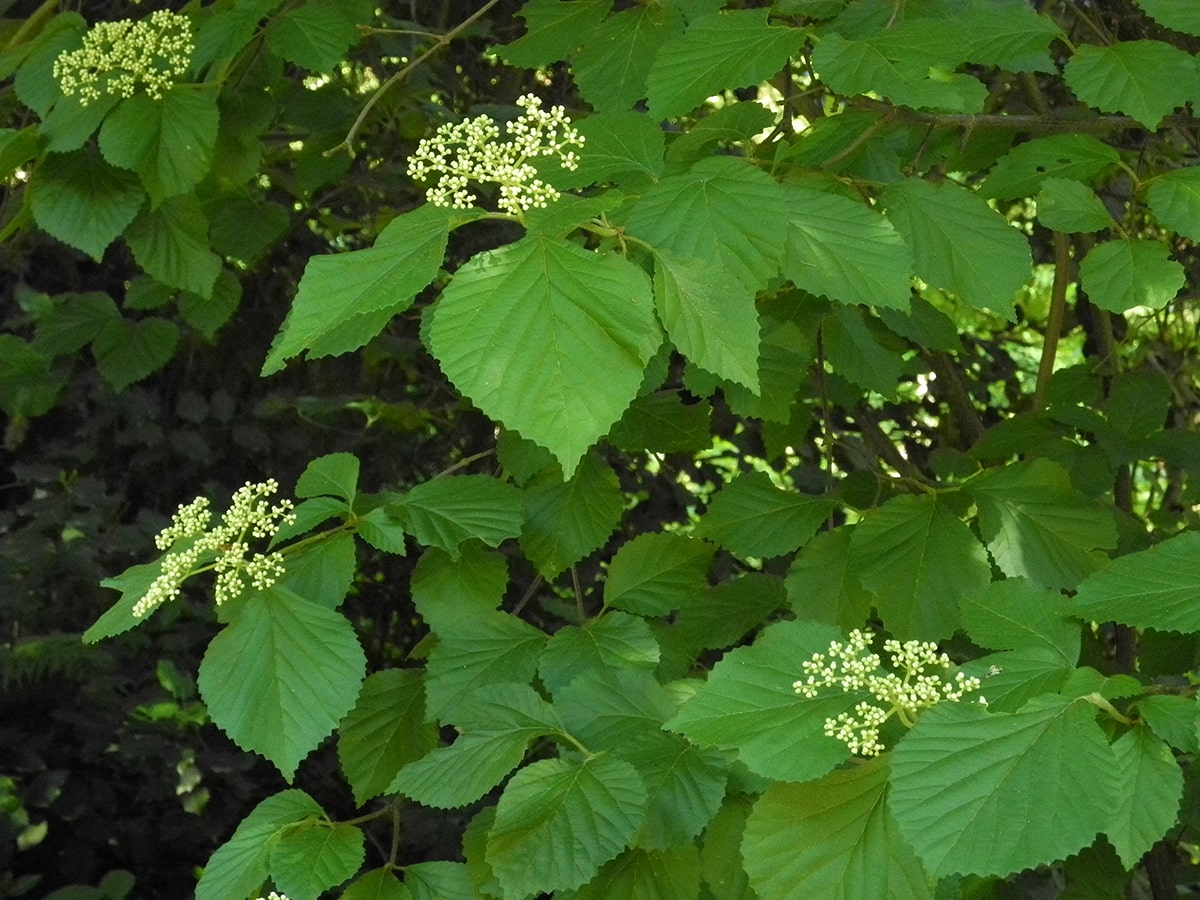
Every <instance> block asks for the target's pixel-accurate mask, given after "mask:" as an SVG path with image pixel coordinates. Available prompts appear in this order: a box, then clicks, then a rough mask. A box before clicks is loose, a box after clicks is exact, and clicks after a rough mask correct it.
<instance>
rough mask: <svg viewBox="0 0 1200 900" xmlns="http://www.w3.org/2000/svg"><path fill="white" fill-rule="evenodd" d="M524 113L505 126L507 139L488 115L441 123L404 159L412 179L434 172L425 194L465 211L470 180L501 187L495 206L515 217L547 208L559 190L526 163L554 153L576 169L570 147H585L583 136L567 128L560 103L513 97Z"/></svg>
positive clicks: (469, 199) (438, 203)
mask: <svg viewBox="0 0 1200 900" xmlns="http://www.w3.org/2000/svg"><path fill="white" fill-rule="evenodd" d="M517 106H519V107H521V109H522V110H524V112H523V113H522V114H521V116H520V117H519V118H517V119H515V120H514V121H511V122H508V123H506V124H505V126H504V131H505V133H506V134H507V135H508V138H509V139H508V140H506V141H501V140H500V128H499V126H498V125H497V124H496V122H495V121H494V120H493V119H492V117H491V116H486V115H484V116H476V117H475V118H473V119H465V120H464V121H462V122H458V123H456V124H455V123H449V124H446V125H443V126H441V127H440V128H439V129H438V130H437V131H436V132H435V133H434V135H433V137H430V138H425V139H424V140H423V141H421V143H419V144H418V145H417V149H416V152H415V153H413V155H412V156H410V157H409V159H408V174H409V177H410V178H418V179H425V178H429V177H430V176H433V175H436V176H437V183H436V184H435V185H434V186H433V187H431V188H429V190H427V191H426V192H425V197H426V199H427V200H428V201H429V202H430V203H432V204H434V205H435V206H449V207H453V208H454V209H468V208H469V207H471V206H473V205H474V204H475V201H476V200H477V199H478V198H477V197H476V196H475V194H473V193H472V192H471V191H470V190H469V185H470V183H471V182H472V181H476V182H491V183H494V184H498V185H499V186H500V198H499V200H498V201H497V203H498V205H499V206H500V208H501V209H503V210H504V211H505V212H508V213H510V214H512V215H514V216H520V214H521V213H523V212H525V211H526V210H528V209H532V208H534V207H544V206H547V205H548V204H549V203H551V202H552V201H554V200H557V199H558V198H559V197H560V196H561V194H559V192H558V191H556V190H555V189H554V188H553V187H551V186H550V185H548V184H546V183H545V182H544V181H542V180H541V179H540V178H538V172H537V169H536V168H535V167H534V165H533V164H532V163H531V162H530V160H532V159H535V158H536V157H539V156H557V157H558V159H559V162H560V163H561V164H562V166H563V168H564V169H572V170H573V169H576V168H578V166H579V157H578V156H576V155H575V151H574V150H572V149H571V148H572V147H582V146H583V135H581V134H580V133H579V132H578V131H576V130H575V128H573V127H572V126H571V119H570V117H568V116H567V114H566V112H565V111H564V110H563V108H562V107H561V106H552V107H550V109H549V111H546V110H544V109H542V101H541V100H540V99H539V98H537V97H535V96H534V95H533V94H526V95H525V96H523V97H521V98H519V99H518V100H517Z"/></svg>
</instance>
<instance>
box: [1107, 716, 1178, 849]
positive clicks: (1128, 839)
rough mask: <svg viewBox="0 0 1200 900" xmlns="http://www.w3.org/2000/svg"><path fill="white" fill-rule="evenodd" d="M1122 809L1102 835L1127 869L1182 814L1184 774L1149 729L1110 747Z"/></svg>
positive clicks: (1132, 731)
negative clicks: (1180, 809) (1119, 786)
mask: <svg viewBox="0 0 1200 900" xmlns="http://www.w3.org/2000/svg"><path fill="white" fill-rule="evenodd" d="M1112 749H1113V754H1114V755H1115V756H1116V758H1117V777H1118V778H1119V779H1120V785H1121V788H1120V803H1119V804H1118V806H1117V810H1116V812H1115V813H1114V815H1113V816H1112V818H1111V819H1110V820H1109V823H1108V825H1107V826H1106V827H1105V829H1104V834H1105V836H1106V837H1107V838H1108V840H1109V843H1111V844H1112V845H1113V847H1114V848H1116V851H1117V855H1118V856H1120V857H1121V862H1122V863H1124V865H1125V868H1126V869H1132V868H1133V867H1134V866H1135V865H1137V862H1138V860H1140V859H1141V858H1142V856H1143V855H1145V853H1146V852H1147V851H1148V850H1149V849H1150V848H1151V847H1153V846H1154V844H1155V843H1157V842H1158V840H1159V839H1160V838H1162V837H1163V835H1165V834H1166V833H1167V830H1168V829H1169V828H1170V827H1171V826H1172V825H1174V824H1175V817H1176V816H1177V815H1178V814H1179V801H1180V799H1181V797H1182V795H1183V772H1182V771H1181V770H1180V768H1179V763H1178V762H1176V761H1175V756H1174V754H1173V753H1171V748H1170V747H1168V746H1167V745H1166V744H1165V743H1163V741H1162V740H1161V739H1160V738H1158V737H1156V736H1155V735H1154V733H1153V732H1152V731H1150V729H1148V728H1133V729H1130V730H1129V731H1127V732H1126V733H1125V734H1123V735H1121V737H1120V738H1118V739H1117V740H1116V741H1115V742H1114V743H1113V745H1112Z"/></svg>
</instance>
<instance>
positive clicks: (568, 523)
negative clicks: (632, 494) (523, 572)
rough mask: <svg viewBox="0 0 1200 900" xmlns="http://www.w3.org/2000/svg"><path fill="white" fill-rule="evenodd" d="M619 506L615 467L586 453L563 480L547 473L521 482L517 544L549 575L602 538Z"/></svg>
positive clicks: (615, 519) (609, 531)
mask: <svg viewBox="0 0 1200 900" xmlns="http://www.w3.org/2000/svg"><path fill="white" fill-rule="evenodd" d="M622 511H623V510H622V495H621V487H620V484H619V483H618V482H617V476H616V473H615V472H613V470H612V468H611V467H610V466H609V465H608V464H607V463H606V462H604V461H603V460H602V459H600V457H599V456H598V455H597V454H595V453H591V454H588V455H587V456H585V457H584V459H583V461H582V462H581V463H580V465H579V468H578V469H576V471H575V474H574V475H572V476H571V478H570V480H569V481H559V480H558V478H557V475H550V474H548V475H546V476H543V477H542V478H540V479H538V480H537V481H535V482H533V483H531V484H530V485H529V486H528V487H527V489H526V516H525V528H524V530H523V531H522V533H521V549H522V550H524V551H525V555H526V556H528V557H529V559H530V561H531V562H533V564H534V565H535V566H536V567H537V570H538V571H539V572H540V573H541V574H542V576H543V577H544V578H553V577H554V576H555V575H557V574H558V573H559V572H561V571H563V570H564V569H566V568H567V567H568V566H572V565H574V564H575V563H577V562H579V560H581V559H583V557H584V556H586V555H587V554H589V553H591V552H592V551H593V550H595V549H596V548H597V547H599V546H600V545H602V544H603V543H604V542H605V541H606V540H608V536H609V535H610V534H612V533H613V529H615V528H616V527H617V523H618V522H620V520H621V513H622Z"/></svg>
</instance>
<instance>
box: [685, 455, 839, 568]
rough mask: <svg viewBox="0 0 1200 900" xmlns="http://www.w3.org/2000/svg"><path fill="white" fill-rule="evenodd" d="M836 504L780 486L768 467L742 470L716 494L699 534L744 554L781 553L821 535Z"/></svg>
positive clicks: (756, 555)
mask: <svg viewBox="0 0 1200 900" xmlns="http://www.w3.org/2000/svg"><path fill="white" fill-rule="evenodd" d="M832 509H833V504H832V503H831V502H830V501H828V500H825V499H814V498H809V497H806V496H805V495H803V494H800V493H798V492H795V491H784V490H780V489H779V488H777V487H775V485H774V484H772V482H771V479H770V477H769V476H768V475H766V474H765V473H763V472H756V471H751V472H743V473H741V474H740V475H738V476H737V478H735V479H734V480H733V481H732V482H730V483H729V484H728V485H726V486H725V487H724V488H723V489H722V490H721V491H719V492H718V493H717V495H716V496H715V497H713V499H712V501H711V502H710V503H709V504H708V509H707V510H706V511H705V513H704V515H702V516H701V517H700V523H699V524H698V525H697V527H696V536H697V537H702V538H707V539H708V540H710V541H713V542H714V543H717V544H720V545H721V546H722V547H724V548H725V549H726V550H728V551H729V552H730V553H735V554H737V555H738V556H741V557H757V558H767V557H772V556H782V555H783V554H785V553H790V552H791V551H793V550H795V549H796V548H797V547H800V546H801V545H803V544H804V543H806V542H807V541H808V539H809V538H811V537H812V536H813V535H814V534H816V532H817V529H818V528H820V527H821V525H822V524H823V523H824V522H825V520H826V519H827V518H828V517H829V514H830V511H831V510H832Z"/></svg>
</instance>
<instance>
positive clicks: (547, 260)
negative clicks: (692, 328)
mask: <svg viewBox="0 0 1200 900" xmlns="http://www.w3.org/2000/svg"><path fill="white" fill-rule="evenodd" d="M427 332H428V333H427V343H428V346H429V349H430V351H431V352H432V353H433V355H434V356H436V357H437V359H438V361H439V362H440V363H441V365H442V371H444V372H445V373H446V375H447V376H448V377H449V378H450V380H451V381H453V382H454V383H455V385H456V386H457V387H458V389H459V390H460V391H462V392H463V393H464V394H465V395H466V396H467V397H469V398H470V399H471V400H472V401H473V402H474V403H475V404H476V405H477V406H478V407H479V408H480V409H481V410H483V411H484V412H485V413H487V414H488V415H489V416H492V417H493V418H495V419H499V420H500V421H501V422H503V423H504V424H505V425H506V426H507V427H509V428H512V429H515V430H516V431H519V432H520V433H521V434H522V436H524V437H526V438H528V439H530V440H532V441H535V442H537V443H539V444H541V445H542V446H544V447H546V448H547V449H549V450H550V451H551V452H552V453H553V454H554V455H555V456H556V457H557V458H558V460H559V462H561V463H562V466H563V469H564V471H565V472H567V473H570V472H573V471H574V470H575V467H576V466H577V465H578V463H579V460H580V458H581V457H582V456H583V455H584V453H586V452H587V448H588V447H589V446H590V445H591V444H592V443H593V442H594V441H595V440H596V439H597V438H599V437H601V436H602V435H604V434H605V433H606V432H607V431H608V429H609V428H610V427H612V424H613V423H614V422H616V421H617V419H619V418H620V417H621V413H622V412H623V411H624V410H625V407H627V406H628V405H629V402H630V401H631V400H633V398H634V397H635V396H636V394H637V391H638V388H639V387H640V386H641V382H642V372H643V370H644V369H645V366H646V363H647V362H648V361H649V360H650V357H651V356H652V355H653V354H654V351H655V350H657V349H658V346H659V343H660V342H661V336H660V332H659V329H658V325H657V323H656V321H655V318H654V306H653V296H652V292H651V289H650V280H649V279H648V278H647V277H646V276H645V274H643V272H642V271H641V270H640V269H639V268H638V267H637V266H635V265H633V264H632V263H630V262H628V261H627V260H625V259H624V258H622V257H619V256H615V255H611V254H600V253H593V252H590V251H588V250H585V249H583V248H582V247H580V246H579V245H577V244H572V243H568V242H567V241H565V240H559V239H552V238H548V237H546V236H544V235H531V236H529V237H526V238H524V239H523V240H520V241H518V242H517V243H515V244H509V245H508V246H506V247H503V248H501V249H499V250H493V251H489V252H486V253H481V254H479V255H478V256H475V257H473V258H472V259H471V260H469V261H468V262H467V263H465V264H464V265H463V266H462V267H461V268H460V269H459V270H458V272H457V274H456V275H455V277H454V280H453V281H452V282H450V285H449V286H448V287H447V288H446V289H445V291H444V292H443V294H442V298H441V300H440V301H439V302H438V304H437V306H436V307H435V308H434V310H433V313H432V316H431V318H430V320H429V323H428V329H427ZM535 347H536V348H537V352H536V353H531V352H530V349H531V348H535Z"/></svg>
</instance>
